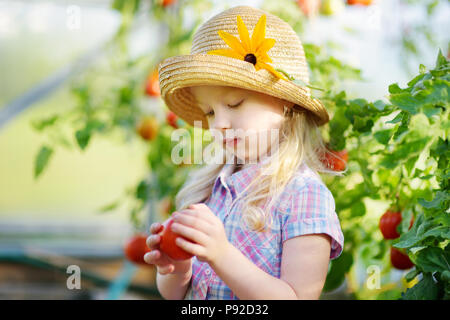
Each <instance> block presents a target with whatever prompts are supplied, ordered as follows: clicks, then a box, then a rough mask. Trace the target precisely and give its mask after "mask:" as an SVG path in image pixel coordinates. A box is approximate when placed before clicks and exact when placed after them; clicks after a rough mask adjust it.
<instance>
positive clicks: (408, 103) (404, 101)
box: [389, 92, 419, 114]
mask: <svg viewBox="0 0 450 320" xmlns="http://www.w3.org/2000/svg"><path fill="white" fill-rule="evenodd" d="M389 101H391V103H392V104H394V105H396V106H397V107H399V108H400V109H402V110H404V111H407V112H409V113H411V114H417V113H418V112H419V104H418V103H417V99H416V98H414V97H413V96H411V94H410V93H409V92H402V93H398V94H391V95H390V97H389Z"/></svg>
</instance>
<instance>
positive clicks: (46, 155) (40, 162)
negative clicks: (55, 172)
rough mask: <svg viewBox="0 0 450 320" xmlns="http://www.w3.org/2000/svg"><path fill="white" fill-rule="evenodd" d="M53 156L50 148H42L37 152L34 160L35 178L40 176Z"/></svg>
mask: <svg viewBox="0 0 450 320" xmlns="http://www.w3.org/2000/svg"><path fill="white" fill-rule="evenodd" d="M52 154H53V149H52V148H51V147H47V146H42V147H41V149H40V150H39V152H38V154H37V156H36V160H35V162H34V177H35V178H37V177H39V176H40V175H41V173H42V172H43V171H44V169H45V168H46V167H47V165H48V162H49V160H50V157H51V156H52Z"/></svg>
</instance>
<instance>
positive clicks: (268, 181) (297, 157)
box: [175, 105, 347, 231]
mask: <svg viewBox="0 0 450 320" xmlns="http://www.w3.org/2000/svg"><path fill="white" fill-rule="evenodd" d="M212 143H215V142H212ZM276 152H278V155H277V156H278V158H277V161H268V162H267V163H265V165H264V166H262V167H261V170H260V172H259V174H257V175H256V177H255V178H254V179H253V180H252V181H251V183H250V184H249V185H248V186H246V188H245V189H244V190H243V192H241V193H240V194H238V195H237V196H236V198H235V199H234V200H233V203H232V205H233V204H234V203H235V202H236V201H238V200H240V201H242V207H241V208H240V212H242V220H241V222H244V224H243V226H248V227H249V228H250V229H251V230H253V231H263V230H265V229H266V228H267V227H270V225H271V224H272V216H271V215H270V210H268V208H272V206H273V205H274V204H276V202H277V200H278V199H279V196H280V195H281V193H282V191H283V189H284V187H285V186H286V185H287V184H288V183H289V181H290V180H291V179H292V177H293V176H294V175H295V173H296V172H297V171H298V169H299V168H300V166H301V165H302V164H304V163H305V164H306V165H307V166H308V167H309V168H310V169H311V170H313V172H315V173H316V174H318V173H323V174H329V175H334V176H343V175H344V174H345V173H346V170H347V169H346V170H345V171H339V172H337V171H333V170H331V169H329V167H328V166H327V165H326V161H324V159H327V158H333V157H335V158H338V159H341V158H340V157H339V156H337V155H335V154H334V153H331V152H330V151H329V150H328V149H327V147H326V145H325V142H324V140H323V138H322V135H321V132H320V128H319V127H318V126H317V124H316V122H315V121H314V115H313V114H312V113H311V112H309V111H308V110H306V109H304V108H301V107H299V106H298V105H294V107H293V108H288V107H286V106H284V121H283V123H282V125H281V128H280V137H279V147H278V148H277V151H276ZM223 155H224V159H223V160H224V161H222V162H221V161H219V162H218V163H220V164H216V163H217V162H214V163H213V164H206V165H203V166H201V167H199V168H196V169H192V170H191V171H190V172H189V174H188V177H187V179H186V182H185V183H184V185H183V186H182V188H181V189H180V190H179V192H178V194H177V196H176V197H175V204H176V208H177V210H183V209H186V208H187V207H188V206H189V205H191V204H194V203H199V202H204V201H206V200H207V199H208V197H209V196H210V195H211V192H212V188H213V184H214V181H215V180H216V178H217V176H218V174H219V173H220V171H221V170H222V168H223V167H224V165H225V164H226V162H225V155H226V152H225V153H223ZM341 160H342V159H341Z"/></svg>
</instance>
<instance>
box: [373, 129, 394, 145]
mask: <svg viewBox="0 0 450 320" xmlns="http://www.w3.org/2000/svg"><path fill="white" fill-rule="evenodd" d="M393 131H394V129H386V130H381V131H377V132H375V133H374V134H373V136H374V138H375V139H376V140H377V141H378V142H379V143H381V144H384V145H387V144H388V142H389V140H391V137H392V133H393Z"/></svg>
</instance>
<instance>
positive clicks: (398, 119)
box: [386, 111, 407, 123]
mask: <svg viewBox="0 0 450 320" xmlns="http://www.w3.org/2000/svg"><path fill="white" fill-rule="evenodd" d="M404 114H407V113H406V112H405V111H400V112H399V113H398V114H397V115H396V116H395V118H394V119H392V120H390V121H386V123H397V122H400V121H402V119H403V116H404Z"/></svg>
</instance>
